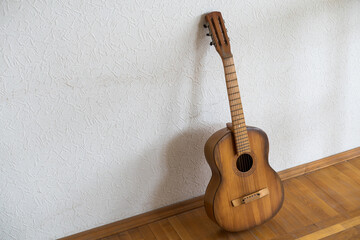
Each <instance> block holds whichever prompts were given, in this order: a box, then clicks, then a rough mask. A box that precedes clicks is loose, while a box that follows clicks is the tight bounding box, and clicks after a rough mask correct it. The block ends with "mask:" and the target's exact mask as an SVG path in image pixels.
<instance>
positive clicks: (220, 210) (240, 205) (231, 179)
mask: <svg viewBox="0 0 360 240" xmlns="http://www.w3.org/2000/svg"><path fill="white" fill-rule="evenodd" d="M205 20H206V24H205V25H204V27H207V28H209V33H208V34H207V35H208V36H211V38H212V42H211V43H210V45H214V46H215V48H216V50H217V52H218V53H219V55H220V57H221V59H222V62H223V66H224V71H225V79H226V87H227V93H228V97H229V104H230V111H231V120H232V123H228V124H227V127H226V128H223V129H221V130H219V131H217V132H216V133H214V134H213V135H212V136H211V137H210V138H209V139H208V141H207V142H206V144H205V157H206V160H207V162H208V164H209V165H210V168H211V171H212V177H211V180H210V182H209V185H208V187H207V189H206V193H205V210H206V213H207V215H208V216H209V217H210V219H212V220H213V221H214V222H216V223H217V224H218V225H219V226H220V227H221V228H223V229H225V230H227V231H230V232H237V231H242V230H246V229H249V228H252V227H254V226H257V225H259V224H262V223H264V222H265V221H267V220H269V219H270V218H272V217H273V216H274V215H275V214H276V213H277V212H278V211H279V210H280V208H281V206H282V203H283V200H284V190H283V186H282V183H281V180H280V178H279V175H278V174H277V173H276V172H275V171H274V170H273V169H272V168H271V167H270V165H269V162H268V153H269V142H268V138H267V135H266V133H265V132H264V131H262V130H261V129H259V128H256V127H250V126H246V125H245V119H244V113H243V108H242V104H241V99H240V93H239V87H238V81H237V77H236V72H235V66H234V59H233V55H232V53H231V50H230V41H229V38H228V35H227V30H226V28H225V25H224V20H223V18H222V16H221V13H220V12H211V13H209V14H207V15H206V16H205Z"/></svg>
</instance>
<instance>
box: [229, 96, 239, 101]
mask: <svg viewBox="0 0 360 240" xmlns="http://www.w3.org/2000/svg"><path fill="white" fill-rule="evenodd" d="M238 99H240V98H239V97H238V98H234V99H230V101H235V100H238Z"/></svg>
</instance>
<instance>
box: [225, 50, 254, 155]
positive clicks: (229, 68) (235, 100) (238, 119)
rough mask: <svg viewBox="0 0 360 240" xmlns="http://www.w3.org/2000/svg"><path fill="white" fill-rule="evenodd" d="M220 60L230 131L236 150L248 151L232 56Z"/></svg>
mask: <svg viewBox="0 0 360 240" xmlns="http://www.w3.org/2000/svg"><path fill="white" fill-rule="evenodd" d="M222 61H223V65H224V72H225V80H226V88H227V93H228V97H229V104H230V111H231V120H232V126H233V128H232V132H233V135H234V139H235V144H236V151H237V153H239V154H241V153H242V152H246V151H250V143H249V137H248V134H247V130H246V124H245V118H244V112H243V107H242V103H241V98H240V92H239V85H238V81H237V77H236V70H235V65H234V59H233V57H232V56H229V57H226V58H222Z"/></svg>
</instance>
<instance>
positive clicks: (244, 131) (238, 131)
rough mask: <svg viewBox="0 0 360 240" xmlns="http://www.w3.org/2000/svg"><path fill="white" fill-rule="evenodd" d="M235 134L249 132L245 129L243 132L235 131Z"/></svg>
mask: <svg viewBox="0 0 360 240" xmlns="http://www.w3.org/2000/svg"><path fill="white" fill-rule="evenodd" d="M234 132H235V133H242V132H247V130H246V129H244V130H241V131H234Z"/></svg>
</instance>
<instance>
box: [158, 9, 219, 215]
mask: <svg viewBox="0 0 360 240" xmlns="http://www.w3.org/2000/svg"><path fill="white" fill-rule="evenodd" d="M204 18H205V14H204V15H202V16H200V19H199V22H198V24H197V35H196V39H195V42H194V43H195V48H196V55H195V59H194V63H195V67H194V72H193V77H192V79H193V81H192V91H191V96H190V99H189V100H190V104H189V108H188V116H183V118H182V119H186V120H185V121H187V122H188V128H187V129H186V130H182V131H181V132H179V133H178V134H177V135H176V136H175V137H173V138H172V139H171V140H170V141H169V142H168V144H167V145H166V148H165V150H164V157H163V160H162V163H161V165H162V166H163V167H164V168H165V169H166V171H165V174H164V176H163V177H162V180H161V182H160V183H159V184H158V186H157V189H156V190H155V192H154V199H153V202H152V208H154V209H155V208H159V207H162V206H166V205H169V204H173V203H176V202H179V201H183V200H186V199H190V198H193V197H196V196H199V195H202V194H204V192H205V188H206V186H207V184H208V181H209V180H210V176H211V171H210V168H209V166H208V165H207V163H206V160H205V157H204V145H205V142H206V140H207V139H208V138H209V137H210V136H211V134H212V133H213V129H212V128H210V127H206V126H200V124H199V122H200V121H199V116H200V115H201V109H199V106H201V102H202V99H203V96H202V94H201V82H202V80H203V76H201V75H202V74H201V70H202V69H203V67H202V66H203V65H202V64H201V62H202V60H203V59H204V56H205V55H206V54H207V52H208V51H209V46H208V45H207V44H204V43H207V42H208V41H209V39H208V37H206V33H207V29H204V27H203V24H204ZM174 97H176V93H175V95H174ZM169 117H170V118H172V119H174V121H176V120H175V119H179V111H173V114H172V115H171V116H169Z"/></svg>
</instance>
